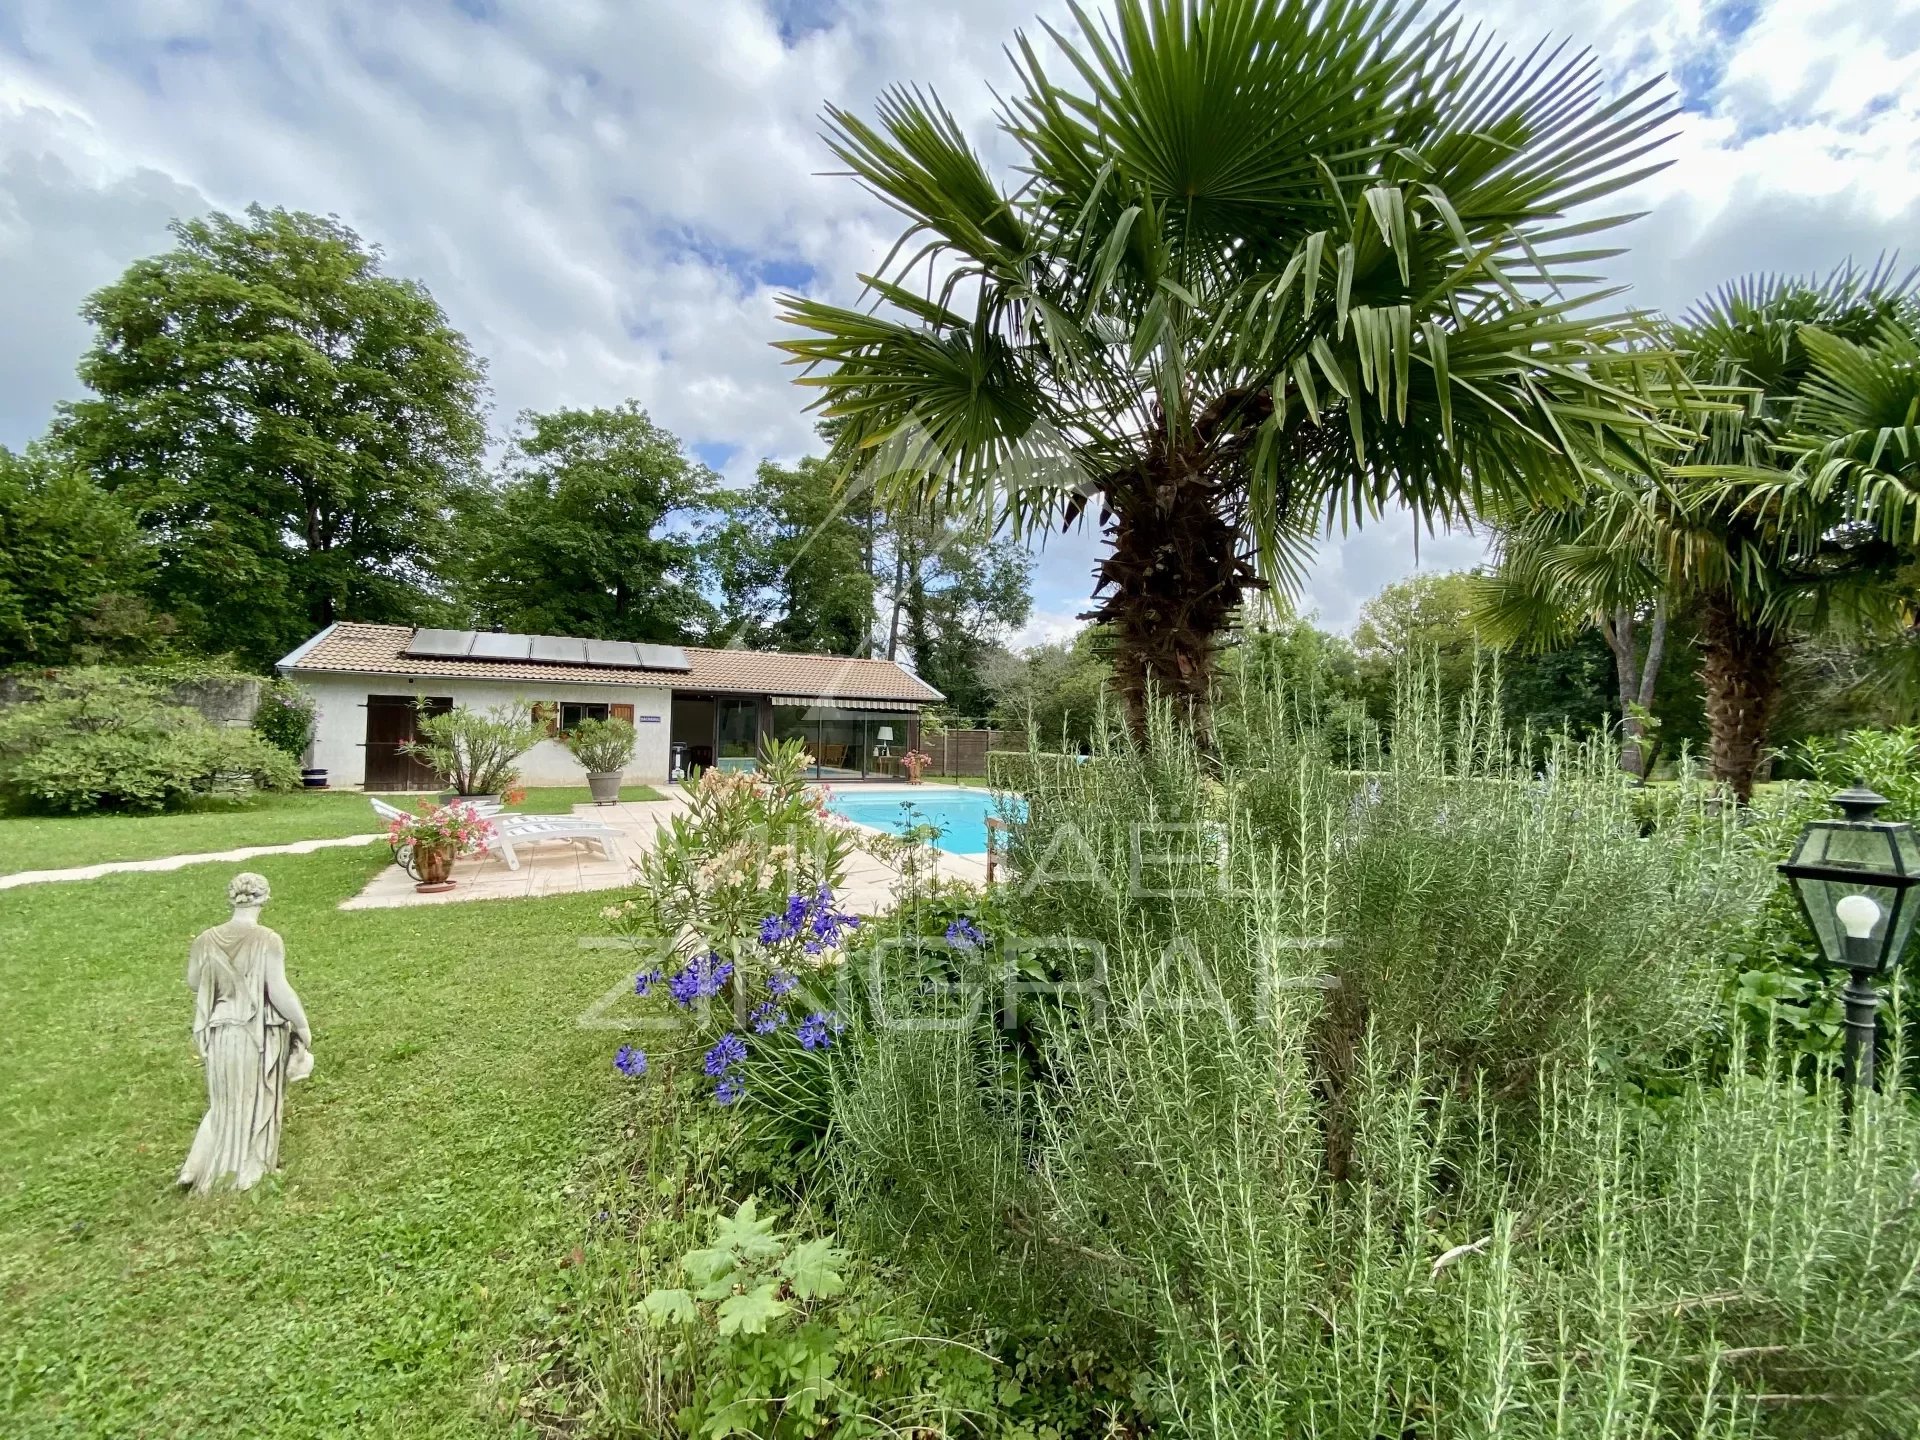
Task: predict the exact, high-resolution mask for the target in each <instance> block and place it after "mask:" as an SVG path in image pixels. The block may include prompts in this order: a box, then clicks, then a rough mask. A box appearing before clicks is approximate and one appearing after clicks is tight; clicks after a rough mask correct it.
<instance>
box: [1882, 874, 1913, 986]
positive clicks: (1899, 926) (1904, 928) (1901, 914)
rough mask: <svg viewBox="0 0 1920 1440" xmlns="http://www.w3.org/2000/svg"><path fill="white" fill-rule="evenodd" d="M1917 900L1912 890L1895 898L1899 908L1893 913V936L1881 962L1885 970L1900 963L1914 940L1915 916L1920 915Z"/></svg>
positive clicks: (1903, 891)
mask: <svg viewBox="0 0 1920 1440" xmlns="http://www.w3.org/2000/svg"><path fill="white" fill-rule="evenodd" d="M1916 899H1920V897H1917V896H1915V894H1914V892H1913V891H1912V890H1911V889H1907V890H1902V891H1900V892H1899V893H1897V894H1896V895H1895V896H1894V903H1895V904H1896V905H1897V906H1899V908H1898V909H1897V910H1895V911H1894V912H1893V935H1892V938H1891V939H1889V940H1888V942H1887V953H1886V954H1885V955H1884V956H1883V957H1882V958H1881V961H1880V968H1881V969H1883V970H1891V969H1892V968H1893V967H1894V966H1895V965H1898V964H1899V963H1900V957H1901V956H1902V955H1904V954H1905V953H1906V949H1907V941H1908V940H1910V939H1912V938H1913V920H1914V916H1915V915H1916V914H1920V905H1916V904H1915V903H1914V902H1915V900H1916Z"/></svg>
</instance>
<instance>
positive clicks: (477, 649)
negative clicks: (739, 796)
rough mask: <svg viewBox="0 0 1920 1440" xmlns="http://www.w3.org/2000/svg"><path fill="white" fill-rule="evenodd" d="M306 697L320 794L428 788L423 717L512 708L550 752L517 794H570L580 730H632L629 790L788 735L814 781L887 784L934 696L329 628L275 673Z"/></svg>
mask: <svg viewBox="0 0 1920 1440" xmlns="http://www.w3.org/2000/svg"><path fill="white" fill-rule="evenodd" d="M279 670H280V673H281V674H282V675H284V676H286V677H287V678H288V679H289V680H292V681H295V682H297V683H298V684H299V685H300V686H301V687H302V688H303V689H304V690H306V692H307V693H308V694H309V695H311V696H312V697H313V701H314V704H315V707H316V713H315V718H314V735H313V743H312V746H311V748H310V751H309V755H308V760H307V763H308V764H309V765H312V766H315V767H318V768H321V769H324V770H326V771H327V775H328V781H329V783H330V784H332V785H334V786H338V787H348V786H361V787H364V788H366V789H369V790H426V789H431V788H434V787H435V786H436V784H437V783H438V782H437V781H436V780H435V778H434V776H433V775H432V774H431V772H429V771H428V770H427V768H426V767H425V766H424V765H423V764H422V763H421V762H420V761H419V760H417V759H415V758H413V757H412V756H408V755H404V754H402V753H401V748H400V747H401V746H402V745H403V744H405V743H406V742H407V741H409V740H412V739H413V738H415V729H414V727H415V724H416V721H417V720H418V717H419V715H420V714H421V713H422V712H425V713H429V714H431V713H433V712H435V711H441V710H449V709H451V708H453V707H454V706H456V705H467V706H471V707H473V708H475V709H486V708H488V707H490V706H494V705H503V704H506V705H525V706H527V707H528V708H529V710H530V711H531V712H532V713H534V714H535V715H537V716H538V718H540V719H541V720H542V721H544V722H545V724H546V725H547V729H548V734H549V737H550V738H549V739H546V740H543V741H541V742H540V743H539V744H537V745H535V746H534V747H533V749H532V750H530V751H528V752H527V754H526V755H525V756H523V757H522V758H521V760H520V765H519V769H520V778H521V780H522V781H523V782H524V783H526V784H530V785H577V784H579V783H580V782H581V775H582V772H581V769H580V766H579V764H578V763H577V762H576V761H575V760H574V758H573V756H572V755H571V754H570V753H569V752H568V751H567V748H566V746H565V745H564V744H562V743H561V738H560V737H561V736H563V735H564V734H565V732H566V731H568V730H569V729H571V728H572V727H573V726H574V725H577V724H578V723H579V722H580V721H581V720H583V719H587V718H595V719H606V718H608V717H610V716H617V717H619V718H621V719H625V720H631V721H632V722H633V724H634V727H635V729H636V730H637V731H638V733H639V741H640V743H639V744H638V746H637V747H636V748H635V750H634V754H633V760H632V762H631V763H630V764H629V765H628V767H627V778H628V779H629V780H634V781H641V782H654V783H658V782H661V781H664V780H666V779H667V778H668V776H669V774H670V772H671V770H672V769H673V765H674V760H675V756H676V754H677V755H678V756H679V757H680V761H681V763H682V765H692V766H702V767H705V766H710V765H719V766H722V767H729V768H730V767H748V766H751V765H752V764H753V762H754V756H755V754H756V753H757V752H758V749H759V746H760V741H761V740H762V739H763V738H765V737H773V738H778V739H786V738H788V737H792V736H798V737H800V738H802V739H804V740H805V741H806V742H807V749H808V751H809V753H810V754H812V755H813V757H814V759H815V774H816V775H817V777H818V778H820V779H823V780H833V781H846V780H863V779H874V780H885V779H893V778H895V777H896V776H897V775H898V774H899V763H900V756H901V755H902V754H904V753H906V752H907V751H909V750H912V749H915V748H917V747H918V745H919V740H920V708H921V707H922V706H923V705H928V704H931V703H933V702H934V701H937V700H940V699H942V698H944V697H942V695H941V694H940V692H939V691H938V690H936V689H934V688H933V687H932V686H931V685H929V684H927V683H926V682H925V681H924V680H922V679H920V678H919V677H918V676H916V675H915V674H914V673H913V672H912V671H910V670H908V669H906V668H905V667H904V666H901V665H898V664H895V663H894V662H893V661H891V660H860V659H850V658H848V657H846V656H842V655H789V654H782V653H778V652H773V651H764V650H703V649H698V648H696V647H693V646H679V645H641V644H635V643H633V642H630V641H625V640H588V639H581V638H575V637H569V636H561V635H512V634H505V633H502V632H499V631H487V630H480V631H474V630H435V629H416V628H414V627H412V626H407V625H358V624H353V623H350V622H342V623H339V624H334V625H329V626H328V627H327V628H326V629H325V630H322V631H321V632H320V633H319V634H318V635H315V636H314V637H313V638H312V639H311V640H308V641H307V642H306V643H305V644H304V645H301V646H300V647H299V648H298V649H296V650H295V651H294V652H293V653H292V654H290V655H288V656H287V657H286V658H285V659H284V660H282V661H280V663H279Z"/></svg>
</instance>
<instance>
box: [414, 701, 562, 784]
mask: <svg viewBox="0 0 1920 1440" xmlns="http://www.w3.org/2000/svg"><path fill="white" fill-rule="evenodd" d="M415 733H416V734H417V735H418V737H419V738H418V739H416V740H411V741H409V742H407V743H406V744H405V745H402V746H401V747H400V749H401V752H402V753H403V754H407V755H415V756H418V757H419V758H420V759H422V760H424V761H426V762H427V764H428V765H430V766H431V767H432V768H433V773H434V774H436V775H438V776H439V777H440V782H441V784H443V785H445V786H446V787H447V788H448V789H450V790H452V791H453V792H454V793H455V794H456V795H498V794H501V793H502V792H504V791H507V790H511V789H512V788H513V786H514V783H515V782H516V781H517V780H518V779H519V778H520V772H519V771H518V770H516V769H515V768H514V762H515V761H516V760H518V759H519V758H520V757H521V756H522V755H524V754H526V753H527V751H529V750H531V749H532V748H533V747H534V746H535V745H537V744H539V743H540V741H541V740H542V739H544V738H545V736H546V733H547V727H546V726H545V724H544V723H542V722H541V721H540V720H538V719H536V718H534V715H533V711H532V710H531V709H530V708H529V707H528V706H527V705H525V704H524V703H521V702H517V701H516V702H514V703H512V704H507V705H494V706H490V707H489V708H487V709H485V710H475V709H474V708H473V707H472V706H470V705H456V706H454V707H453V709H451V710H446V711H442V712H441V713H440V714H438V715H427V714H422V715H421V716H420V719H419V722H418V723H417V724H416V726H415Z"/></svg>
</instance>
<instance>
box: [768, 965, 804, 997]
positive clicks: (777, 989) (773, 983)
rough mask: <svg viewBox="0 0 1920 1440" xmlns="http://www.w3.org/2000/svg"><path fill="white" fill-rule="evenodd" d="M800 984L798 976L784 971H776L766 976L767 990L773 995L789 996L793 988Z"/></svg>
mask: <svg viewBox="0 0 1920 1440" xmlns="http://www.w3.org/2000/svg"><path fill="white" fill-rule="evenodd" d="M799 983H800V977H799V976H798V975H790V974H788V973H787V972H786V971H785V970H776V971H774V972H773V973H772V974H771V975H769V976H767V989H769V990H771V991H772V992H773V993H774V994H775V995H791V994H792V993H793V987H794V986H796V985H798V984H799Z"/></svg>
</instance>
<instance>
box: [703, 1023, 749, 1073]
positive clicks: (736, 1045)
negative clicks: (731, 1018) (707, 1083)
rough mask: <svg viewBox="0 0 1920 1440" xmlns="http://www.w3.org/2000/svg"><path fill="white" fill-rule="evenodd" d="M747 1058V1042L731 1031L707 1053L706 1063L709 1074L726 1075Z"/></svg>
mask: <svg viewBox="0 0 1920 1440" xmlns="http://www.w3.org/2000/svg"><path fill="white" fill-rule="evenodd" d="M746 1058H747V1042H746V1041H744V1040H742V1039H741V1038H740V1037H739V1036H738V1035H735V1034H734V1033H733V1032H732V1031H731V1030H729V1031H728V1032H727V1033H726V1034H725V1035H722V1036H721V1037H720V1038H719V1039H718V1040H717V1041H715V1042H714V1046H713V1048H712V1049H711V1050H709V1051H707V1058H706V1062H705V1063H706V1071H707V1074H709V1075H724V1074H726V1073H727V1071H728V1070H730V1069H732V1068H733V1067H734V1066H735V1065H738V1064H739V1063H740V1062H741V1061H743V1060H745V1059H746Z"/></svg>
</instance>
